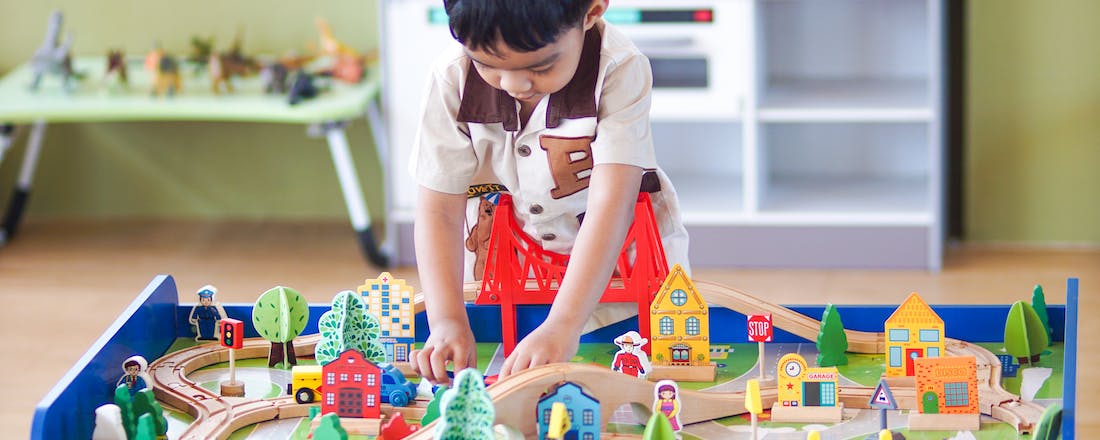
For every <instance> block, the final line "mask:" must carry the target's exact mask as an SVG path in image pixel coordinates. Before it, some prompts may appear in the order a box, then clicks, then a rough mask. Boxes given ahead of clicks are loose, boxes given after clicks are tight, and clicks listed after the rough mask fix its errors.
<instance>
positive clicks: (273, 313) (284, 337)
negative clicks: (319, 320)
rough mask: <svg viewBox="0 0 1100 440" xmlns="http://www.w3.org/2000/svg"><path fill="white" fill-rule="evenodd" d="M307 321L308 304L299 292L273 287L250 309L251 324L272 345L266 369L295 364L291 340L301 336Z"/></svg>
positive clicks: (292, 341) (287, 288) (295, 359)
mask: <svg viewBox="0 0 1100 440" xmlns="http://www.w3.org/2000/svg"><path fill="white" fill-rule="evenodd" d="M307 321H309V304H308V303H307V302H306V299H305V297H303V296H302V294H300V293H298V291H296V290H294V289H291V288H289V287H283V286H276V287H272V288H271V289H269V290H268V291H266V292H264V293H263V294H262V295H260V297H259V298H258V299H256V304H255V305H254V306H253V307H252V325H253V326H254V327H255V328H256V331H257V332H259V333H260V336H262V337H263V338H264V339H266V340H268V341H270V342H271V351H270V352H269V353H268V356H267V364H268V365H267V366H268V367H274V366H275V365H277V364H279V363H280V362H282V363H283V365H297V364H298V360H297V358H296V357H295V356H294V338H296V337H298V335H299V334H301V333H302V330H305V328H306V322H307Z"/></svg>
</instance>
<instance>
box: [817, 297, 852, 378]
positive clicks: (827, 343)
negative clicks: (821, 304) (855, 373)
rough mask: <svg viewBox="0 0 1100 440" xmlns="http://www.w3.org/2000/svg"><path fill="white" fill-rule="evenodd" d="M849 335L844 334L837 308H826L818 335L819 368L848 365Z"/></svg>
mask: <svg viewBox="0 0 1100 440" xmlns="http://www.w3.org/2000/svg"><path fill="white" fill-rule="evenodd" d="M846 351H848V335H846V334H844V323H843V322H841V320H840V312H837V310H836V306H834V305H832V304H829V305H827V306H825V313H824V314H822V315H821V331H819V332H818V333H817V352H818V353H817V366H819V367H835V366H837V365H848V355H847V354H845V353H844V352H846Z"/></svg>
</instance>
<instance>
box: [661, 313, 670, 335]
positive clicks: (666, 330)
mask: <svg viewBox="0 0 1100 440" xmlns="http://www.w3.org/2000/svg"><path fill="white" fill-rule="evenodd" d="M661 334H662V335H671V334H672V318H670V317H668V316H665V317H663V318H661Z"/></svg>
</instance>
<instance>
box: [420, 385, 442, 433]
mask: <svg viewBox="0 0 1100 440" xmlns="http://www.w3.org/2000/svg"><path fill="white" fill-rule="evenodd" d="M445 392H447V386H446V385H440V386H439V388H437V389H436V390H435V395H434V396H432V400H431V401H430V402H428V407H427V408H426V409H424V416H423V417H421V418H420V426H426V425H427V424H429V423H432V422H434V421H435V419H438V418H439V403H440V402H442V401H443V393H445Z"/></svg>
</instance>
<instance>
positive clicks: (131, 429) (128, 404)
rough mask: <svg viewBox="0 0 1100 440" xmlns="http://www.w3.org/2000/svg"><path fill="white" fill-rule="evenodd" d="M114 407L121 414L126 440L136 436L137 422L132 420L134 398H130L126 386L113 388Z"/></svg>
mask: <svg viewBox="0 0 1100 440" xmlns="http://www.w3.org/2000/svg"><path fill="white" fill-rule="evenodd" d="M115 405H118V408H119V411H120V412H121V413H122V428H123V429H124V430H125V431H126V438H134V436H135V435H137V420H136V419H135V418H134V398H133V397H132V396H130V389H129V388H128V387H127V386H126V385H119V386H118V387H117V388H115Z"/></svg>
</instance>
